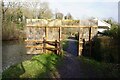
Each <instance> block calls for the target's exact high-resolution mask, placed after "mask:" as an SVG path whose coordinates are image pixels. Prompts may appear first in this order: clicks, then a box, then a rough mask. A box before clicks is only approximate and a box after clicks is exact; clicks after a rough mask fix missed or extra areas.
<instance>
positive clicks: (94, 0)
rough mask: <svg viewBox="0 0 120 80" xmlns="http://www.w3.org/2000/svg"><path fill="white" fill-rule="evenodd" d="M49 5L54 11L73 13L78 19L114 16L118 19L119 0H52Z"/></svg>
mask: <svg viewBox="0 0 120 80" xmlns="http://www.w3.org/2000/svg"><path fill="white" fill-rule="evenodd" d="M49 6H50V8H51V9H52V10H53V12H62V13H63V14H64V15H66V14H67V13H71V14H72V15H73V17H74V18H76V19H85V18H87V17H96V18H98V19H104V18H110V17H112V18H113V19H114V20H115V21H118V0H114V1H112V0H104V1H100V0H99V1H98V0H90V1H87V0H84V1H80V0H71V1H65V0H50V1H49Z"/></svg>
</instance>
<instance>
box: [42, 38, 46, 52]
mask: <svg viewBox="0 0 120 80" xmlns="http://www.w3.org/2000/svg"><path fill="white" fill-rule="evenodd" d="M43 52H44V53H46V39H45V38H44V37H43Z"/></svg>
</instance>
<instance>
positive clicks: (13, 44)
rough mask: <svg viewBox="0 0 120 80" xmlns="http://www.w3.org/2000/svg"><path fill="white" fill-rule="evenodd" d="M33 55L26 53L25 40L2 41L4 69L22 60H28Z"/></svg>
mask: <svg viewBox="0 0 120 80" xmlns="http://www.w3.org/2000/svg"><path fill="white" fill-rule="evenodd" d="M32 56H33V55H27V54H26V48H25V44H24V41H3V42H2V69H3V70H5V69H6V68H8V67H9V66H11V65H12V64H15V63H20V62H21V61H24V60H28V59H30V58H31V57H32Z"/></svg>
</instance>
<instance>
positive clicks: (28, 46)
mask: <svg viewBox="0 0 120 80" xmlns="http://www.w3.org/2000/svg"><path fill="white" fill-rule="evenodd" d="M25 47H26V48H41V49H42V48H43V47H42V46H25Z"/></svg>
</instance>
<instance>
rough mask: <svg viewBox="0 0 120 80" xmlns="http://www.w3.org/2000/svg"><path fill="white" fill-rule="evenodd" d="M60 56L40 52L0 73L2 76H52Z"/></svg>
mask: <svg viewBox="0 0 120 80" xmlns="http://www.w3.org/2000/svg"><path fill="white" fill-rule="evenodd" d="M60 57H61V56H58V55H56V54H53V53H48V54H41V55H37V56H34V57H32V59H31V60H27V61H24V62H21V63H19V64H15V65H12V66H11V67H9V68H8V69H6V70H5V71H4V72H3V73H2V78H3V79H4V78H52V77H54V76H57V75H53V74H56V72H57V71H56V66H57V64H58V62H59V60H60Z"/></svg>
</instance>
